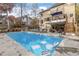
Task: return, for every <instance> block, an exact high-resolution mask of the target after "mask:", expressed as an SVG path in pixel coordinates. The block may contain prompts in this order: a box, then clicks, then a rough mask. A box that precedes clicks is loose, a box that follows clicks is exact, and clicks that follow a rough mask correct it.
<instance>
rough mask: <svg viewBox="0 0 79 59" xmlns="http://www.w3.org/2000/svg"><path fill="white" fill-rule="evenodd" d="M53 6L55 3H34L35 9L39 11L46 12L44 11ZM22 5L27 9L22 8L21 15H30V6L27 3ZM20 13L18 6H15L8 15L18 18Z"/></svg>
mask: <svg viewBox="0 0 79 59" xmlns="http://www.w3.org/2000/svg"><path fill="white" fill-rule="evenodd" d="M54 4H55V3H36V4H35V5H37V9H39V10H40V9H43V10H46V9H48V8H50V7H52V6H53V5H54ZM23 5H26V7H27V8H26V7H24V8H23V10H24V12H23V14H25V13H26V12H28V13H31V6H32V4H30V3H27V4H23ZM26 9H28V10H27V11H26ZM20 13H21V11H20V4H16V7H14V8H13V10H12V13H9V15H13V16H16V17H18V16H21V14H20Z"/></svg>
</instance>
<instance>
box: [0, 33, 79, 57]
mask: <svg viewBox="0 0 79 59" xmlns="http://www.w3.org/2000/svg"><path fill="white" fill-rule="evenodd" d="M53 35H54V34H50V35H49V36H53ZM57 36H58V35H57ZM55 52H56V53H55V56H74V55H75V56H79V41H78V40H77V41H76V40H71V39H68V38H64V39H63V41H62V42H61V43H60V45H59V48H57V49H56V51H55ZM0 56H34V55H33V54H32V53H31V52H29V51H27V50H26V49H25V48H24V47H22V46H21V45H20V44H19V43H17V42H16V41H14V40H12V39H11V38H10V37H8V36H7V35H6V34H5V33H0Z"/></svg>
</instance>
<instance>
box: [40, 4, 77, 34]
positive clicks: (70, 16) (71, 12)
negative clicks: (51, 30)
mask: <svg viewBox="0 0 79 59" xmlns="http://www.w3.org/2000/svg"><path fill="white" fill-rule="evenodd" d="M59 11H62V15H59V16H56V18H57V17H60V20H61V17H62V16H65V18H63V19H65V20H66V22H65V26H64V32H66V33H75V32H76V31H77V23H76V20H75V3H71V4H62V5H59V6H56V7H52V8H51V9H48V10H46V11H44V12H42V16H43V24H44V25H43V26H46V24H45V22H46V21H45V20H46V18H48V17H49V18H50V17H51V15H50V14H53V13H55V12H59ZM57 19H59V18H57ZM57 19H55V20H57ZM52 20H54V19H52ZM49 21H50V22H51V20H49Z"/></svg>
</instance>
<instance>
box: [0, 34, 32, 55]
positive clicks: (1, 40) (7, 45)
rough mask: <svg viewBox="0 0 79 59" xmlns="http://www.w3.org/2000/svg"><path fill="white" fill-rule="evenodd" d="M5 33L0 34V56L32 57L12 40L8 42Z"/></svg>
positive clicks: (8, 39)
mask: <svg viewBox="0 0 79 59" xmlns="http://www.w3.org/2000/svg"><path fill="white" fill-rule="evenodd" d="M10 39H11V38H9V37H8V36H7V35H6V34H5V33H2V34H0V56H32V55H33V54H32V53H31V52H28V51H27V50H25V49H24V48H23V47H22V46H20V45H19V44H18V43H16V42H15V41H13V40H10Z"/></svg>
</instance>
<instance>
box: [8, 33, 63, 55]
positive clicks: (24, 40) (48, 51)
mask: <svg viewBox="0 0 79 59" xmlns="http://www.w3.org/2000/svg"><path fill="white" fill-rule="evenodd" d="M7 35H8V36H9V37H11V38H12V39H13V40H15V41H16V42H18V43H19V44H21V45H22V46H23V47H24V48H26V49H27V50H28V51H31V52H32V53H33V54H35V55H37V56H40V55H53V54H54V51H55V50H56V48H57V47H58V45H59V44H60V42H61V41H62V40H63V39H62V38H59V37H50V36H47V35H40V34H34V33H28V32H9V33H7Z"/></svg>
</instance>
